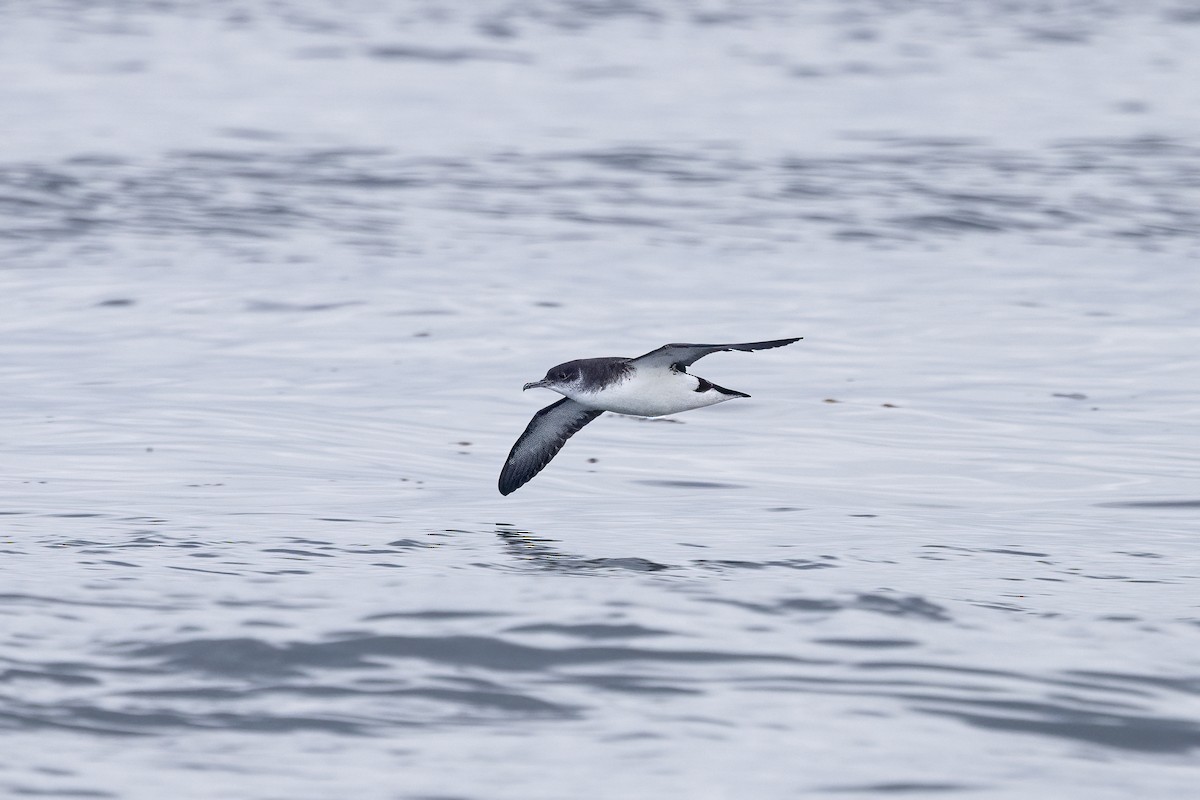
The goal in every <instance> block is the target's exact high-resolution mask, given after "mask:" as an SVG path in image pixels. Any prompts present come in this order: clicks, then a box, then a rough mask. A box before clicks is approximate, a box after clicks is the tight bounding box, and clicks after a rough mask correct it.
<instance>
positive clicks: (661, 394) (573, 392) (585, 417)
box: [499, 336, 804, 495]
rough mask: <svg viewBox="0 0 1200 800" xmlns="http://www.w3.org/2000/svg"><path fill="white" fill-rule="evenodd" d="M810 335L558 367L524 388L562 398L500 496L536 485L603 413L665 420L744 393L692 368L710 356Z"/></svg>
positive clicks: (517, 459) (510, 468)
mask: <svg viewBox="0 0 1200 800" xmlns="http://www.w3.org/2000/svg"><path fill="white" fill-rule="evenodd" d="M802 338H804V337H802V336H797V337H795V338H793V339H774V340H772V341H770V342H747V343H745V344H667V345H663V346H662V347H660V348H658V349H657V350H652V351H650V352H649V353H646V354H645V355H644V356H638V357H637V358H583V359H578V360H576V361H567V362H566V363H563V364H559V365H558V366H557V367H551V368H550V370H549V371H548V372H547V373H546V377H545V378H542V379H541V380H540V381H534V382H533V383H527V384H525V389H550V390H552V391H555V392H558V393H559V394H561V395H563V399H562V400H559V401H558V402H557V403H554V404H552V405H548V406H546V407H545V408H543V409H542V410H541V411H539V412H538V413H536V414H534V415H533V419H532V420H530V421H529V425H528V427H526V428H525V432H524V433H522V434H521V436H520V438H519V439H517V443H516V444H514V445H513V448H512V451H511V452H509V454H508V460H507V461H505V462H504V468H503V469H502V470H500V482H499V486H500V494H503V495H508V494H512V493H513V492H515V491H516V490H517V489H520V488H521V487H522V486H524V485H525V484H526V483H528V482H529V481H530V480H532V479H533V476H534V475H537V474H538V473H539V472H541V471H542V469H543V468H544V467H545V466H546V465H547V464H549V463H550V459H552V458H554V456H555V455H557V454H558V451H559V450H561V449H562V447H563V445H564V444H566V443H567V439H570V438H571V437H572V436H574V435H575V434H576V433H578V432H579V431H580V429H581V428H583V426H584V425H587V424H588V423H589V422H591V421H592V420H594V419H595V418H596V417H598V416H600V415H601V414H603V413H604V412H605V411H612V412H615V413H617V414H632V415H636V416H639V417H661V416H664V415H666V414H678V413H679V412H680V411H690V410H691V409H693V408H701V407H703V406H711V405H715V404H716V403H723V402H725V401H726V400H732V399H733V398H735V397H749V396H750V395H748V394H746V393H744V392H737V391H734V390H733V389H726V388H725V387H723V386H717V385H716V384H715V383H713V382H712V381H709V380H705V379H704V378H701V377H700V376H698V375H692V374H690V373H689V372H688V371H687V368H688V367H690V366H691V365H692V364H695V363H696V362H697V361H699V360H700V359H702V358H704V357H705V356H706V355H709V354H710V353H718V352H722V351H726V350H743V351H747V352H749V351H751V350H769V349H771V348H772V347H783V346H784V345H786V344H791V343H792V342H798V341H800V339H802Z"/></svg>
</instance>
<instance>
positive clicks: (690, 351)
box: [632, 336, 804, 370]
mask: <svg viewBox="0 0 1200 800" xmlns="http://www.w3.org/2000/svg"><path fill="white" fill-rule="evenodd" d="M803 338H804V337H803V336H797V337H796V338H794V339H774V340H772V341H769V342H746V343H744V344H665V345H663V346H662V347H660V348H658V349H657V350H651V351H650V352H649V353H646V355H644V356H638V357H637V358H635V359H632V361H633V363H635V364H645V365H647V366H655V367H674V368H676V369H680V370H682V369H684V368H685V367H690V366H691V365H692V364H695V363H696V362H697V361H699V360H700V359H702V358H704V357H705V356H706V355H709V354H711V353H720V352H721V351H723V350H743V351H747V352H749V351H751V350H770V349H771V348H772V347H783V346H784V345H785V344H791V343H792V342H798V341H800V340H801V339H803Z"/></svg>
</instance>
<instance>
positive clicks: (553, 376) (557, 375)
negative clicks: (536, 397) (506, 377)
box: [524, 361, 582, 395]
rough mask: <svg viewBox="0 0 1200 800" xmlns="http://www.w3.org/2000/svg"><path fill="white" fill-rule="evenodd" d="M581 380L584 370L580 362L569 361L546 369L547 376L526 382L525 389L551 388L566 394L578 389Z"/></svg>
mask: <svg viewBox="0 0 1200 800" xmlns="http://www.w3.org/2000/svg"><path fill="white" fill-rule="evenodd" d="M581 382H582V371H581V369H580V367H579V362H578V361H568V362H566V363H565V364H559V365H558V366H557V367H551V368H550V369H548V370H547V371H546V377H544V378H542V379H541V380H540V381H534V382H533V383H527V384H525V387H524V389H551V390H553V391H555V392H558V393H559V394H563V395H565V394H566V393H567V392H569V391H572V390H576V389H578V388H579V385H580V383H581Z"/></svg>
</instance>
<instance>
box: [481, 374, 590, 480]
mask: <svg viewBox="0 0 1200 800" xmlns="http://www.w3.org/2000/svg"><path fill="white" fill-rule="evenodd" d="M603 413H604V412H603V411H597V410H596V409H592V408H587V407H586V406H583V405H580V404H579V403H576V402H575V401H574V400H572V399H571V398H569V397H564V398H563V399H562V400H559V401H558V402H557V403H554V404H553V405H549V406H546V407H545V408H543V409H542V410H541V411H539V412H537V413H536V414H534V415H533V419H531V420H530V421H529V426H528V427H527V428H525V432H524V433H522V434H521V438H519V439H517V443H516V444H514V445H513V448H512V451H511V452H510V453H509V454H508V460H507V461H505V462H504V469H502V470H500V484H499V485H500V494H512V493H513V492H515V491H516V490H517V489H520V488H521V487H522V486H524V485H525V484H526V483H528V482H529V481H530V479H532V478H533V476H534V475H537V474H538V473H539V472H541V471H542V468H543V467H545V466H546V465H547V464H549V463H550V459H552V458H554V456H556V455H557V454H558V451H559V450H562V447H563V445H564V444H566V443H567V439H570V438H571V437H572V436H574V435H575V434H576V433H578V432H579V431H580V429H581V428H583V426H584V425H587V424H588V423H589V422H591V421H592V420H594V419H595V418H596V417H598V416H600V415H601V414H603Z"/></svg>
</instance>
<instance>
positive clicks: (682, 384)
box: [567, 370, 736, 417]
mask: <svg viewBox="0 0 1200 800" xmlns="http://www.w3.org/2000/svg"><path fill="white" fill-rule="evenodd" d="M699 385H700V381H699V379H698V378H696V376H694V375H688V374H686V373H677V372H670V371H667V370H654V371H653V372H651V373H649V374H647V373H646V372H637V371H635V372H634V373H633V374H632V375H630V376H629V377H628V378H626V379H625V380H624V381H622V382H620V383H618V384H615V385H612V386H608V387H605V388H604V389H602V390H600V391H598V392H572V393H571V394H569V395H567V396H568V397H570V398H571V399H572V400H574V401H575V402H577V403H580V404H582V405H585V406H587V407H588V408H596V409H602V410H604V411H613V412H615V413H617V414H634V415H637V416H639V417H661V416H663V415H665V414H677V413H678V412H680V411H688V410H690V409H693V408H702V407H703V406H711V405H714V404H716V403H721V402H724V401H725V400H732V399H733V398H734V397H735V396H736V395H727V394H723V393H721V392H718V391H715V390H713V389H709V390H708V391H706V392H697V391H696V387H698V386H699Z"/></svg>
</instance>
